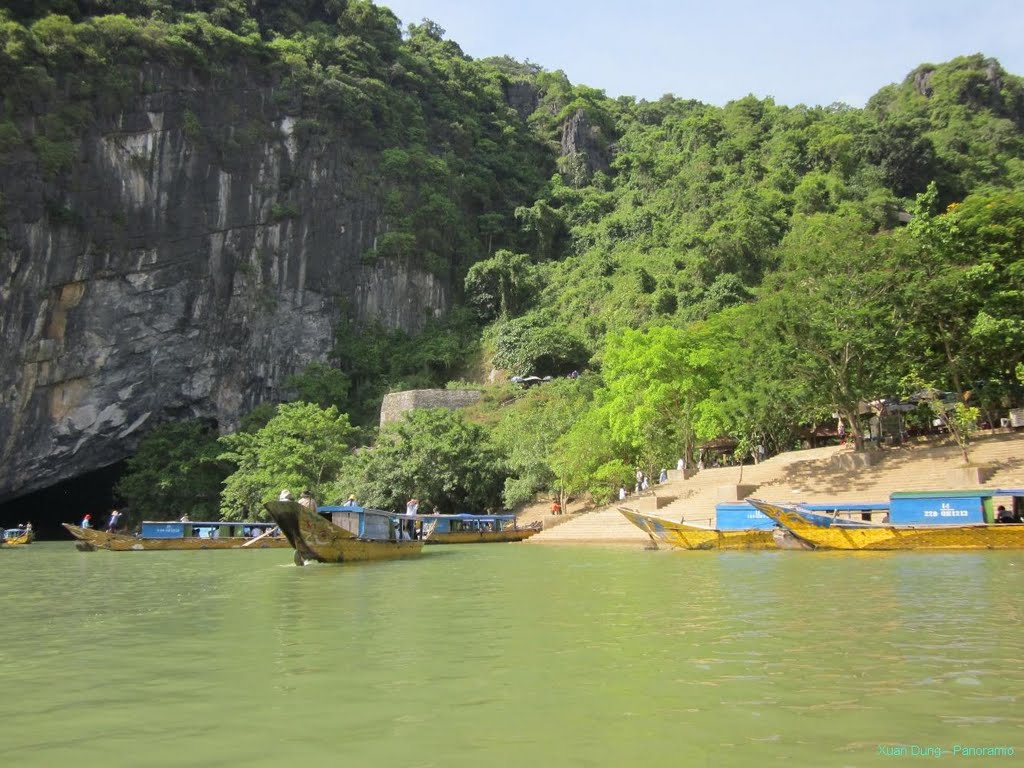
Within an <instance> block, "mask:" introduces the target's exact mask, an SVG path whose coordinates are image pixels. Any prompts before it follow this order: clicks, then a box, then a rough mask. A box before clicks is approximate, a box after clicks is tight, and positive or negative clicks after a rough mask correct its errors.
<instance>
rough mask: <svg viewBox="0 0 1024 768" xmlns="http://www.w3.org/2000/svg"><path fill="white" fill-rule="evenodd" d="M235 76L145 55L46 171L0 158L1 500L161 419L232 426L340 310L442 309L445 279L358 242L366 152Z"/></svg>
mask: <svg viewBox="0 0 1024 768" xmlns="http://www.w3.org/2000/svg"><path fill="white" fill-rule="evenodd" d="M232 74H233V76H232V77H228V78H223V79H222V80H220V81H219V82H214V81H211V80H209V79H202V78H200V77H199V76H197V75H194V74H189V73H188V72H187V70H171V69H168V68H165V67H162V66H158V65H150V66H146V67H143V68H141V69H140V73H139V82H138V84H137V86H138V87H137V88H136V89H134V90H135V92H136V93H137V94H138V95H137V96H134V97H131V98H130V99H129V100H128V101H129V106H128V107H127V108H121V109H118V110H116V111H111V112H110V113H109V114H107V115H102V114H101V115H99V116H98V117H97V119H96V120H95V121H94V123H93V124H91V125H90V126H88V127H86V128H85V130H84V131H83V133H82V135H81V136H80V138H79V139H78V140H76V142H75V143H74V155H73V158H72V159H71V161H70V163H69V164H68V165H67V166H66V167H65V168H63V169H61V170H60V172H56V173H55V172H53V171H52V169H47V168H46V167H45V166H44V164H43V163H41V162H40V161H39V158H38V157H37V156H35V155H33V154H31V153H28V152H24V153H21V154H16V155H15V156H14V157H13V158H8V161H9V162H8V164H7V165H6V166H5V167H4V168H3V172H2V173H0V195H2V197H0V201H2V203H0V205H2V208H0V212H2V217H3V218H2V224H3V229H4V230H6V241H5V242H4V241H2V240H0V249H2V250H0V343H2V346H0V499H3V498H7V497H10V496H12V495H20V494H22V493H25V492H28V491H31V490H34V489H38V488H42V487H45V486H47V485H50V484H52V483H54V482H57V481H59V480H62V479H65V478H69V477H73V476H75V475H77V474H80V473H83V472H87V471H90V470H92V469H96V468H99V467H102V466H106V465H108V464H111V463H113V462H115V461H118V460H120V459H122V458H124V457H126V456H127V455H129V453H130V452H131V451H132V450H133V448H134V445H135V439H136V438H137V436H139V435H140V434H141V433H142V432H143V431H144V429H145V427H146V426H147V425H151V424H153V423H155V422H158V421H161V420H165V419H167V418H170V417H198V418H210V419H215V420H216V421H217V422H218V423H219V424H221V425H222V426H226V427H230V426H231V425H233V424H235V423H236V421H237V419H238V418H239V416H240V415H241V414H243V413H244V412H245V411H246V410H248V409H249V408H251V407H252V406H253V405H254V404H256V403H258V402H260V401H263V400H265V399H268V398H273V397H274V396H275V395H276V394H278V393H279V391H280V389H281V387H282V383H283V381H284V380H285V378H286V377H287V376H289V375H290V374H292V373H295V372H297V371H299V370H301V369H302V368H303V367H304V366H305V365H306V364H308V363H309V362H310V361H312V360H316V359H322V358H324V357H325V356H326V354H327V352H328V351H329V350H330V348H331V345H332V343H333V332H334V326H335V324H336V322H337V320H338V319H339V317H340V316H341V313H342V311H343V310H344V311H348V312H350V313H354V314H355V315H356V316H357V317H360V318H368V317H379V318H381V319H382V320H383V321H384V322H385V323H386V324H388V325H390V326H393V327H401V328H403V329H406V330H415V329H416V328H417V327H418V326H419V325H420V324H421V323H422V322H423V320H424V319H425V318H426V317H427V316H429V315H430V314H436V313H439V312H441V311H443V310H444V308H445V307H446V305H447V303H448V301H449V294H450V290H451V287H450V286H449V285H447V284H446V282H445V281H443V280H441V279H438V278H436V277H435V276H433V275H431V274H428V273H425V272H421V271H417V270H415V269H412V268H410V267H409V266H408V265H406V264H399V263H395V262H391V261H388V260H386V259H379V260H376V261H373V262H368V261H367V260H366V259H365V258H364V256H365V254H367V252H369V251H370V250H371V249H372V247H373V244H374V241H375V238H377V237H378V236H379V235H380V234H382V232H383V230H384V225H383V223H382V221H383V219H382V214H381V211H382V206H381V202H380V201H381V199H382V190H381V189H380V188H379V183H378V182H377V181H376V179H377V178H378V176H377V174H376V167H375V162H376V161H375V157H376V156H375V155H374V153H373V152H370V151H368V150H367V149H366V148H363V147H360V146H359V145H358V143H352V142H349V141H345V140H343V139H340V138H324V137H323V134H319V135H318V134H315V133H309V132H304V130H303V129H304V124H305V123H304V120H303V116H302V114H301V112H296V111H292V110H291V109H290V108H289V107H288V105H287V102H286V101H284V100H282V99H280V98H277V97H278V96H279V94H277V93H276V92H275V85H274V83H273V82H272V80H270V79H269V77H267V76H266V75H260V74H258V73H251V72H242V71H239V72H235V73H232ZM52 108H53V105H52V104H47V103H40V104H39V105H38V108H37V112H38V114H39V115H44V114H46V113H47V111H48V110H50V109H52ZM24 128H25V130H29V131H30V130H31V129H32V126H31V125H27V126H24ZM332 135H334V134H332ZM0 234H3V231H2V230H0Z"/></svg>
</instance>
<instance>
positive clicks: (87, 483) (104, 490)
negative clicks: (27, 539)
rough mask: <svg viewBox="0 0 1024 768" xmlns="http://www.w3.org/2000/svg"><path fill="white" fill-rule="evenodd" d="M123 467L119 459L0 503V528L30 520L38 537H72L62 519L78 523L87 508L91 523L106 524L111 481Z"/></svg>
mask: <svg viewBox="0 0 1024 768" xmlns="http://www.w3.org/2000/svg"><path fill="white" fill-rule="evenodd" d="M124 471H125V462H123V461H119V462H118V463H116V464H111V465H110V466H109V467H103V469H97V470H95V471H94V472H89V473H87V474H84V475H79V476H78V477H73V478H71V479H70V480H65V481H63V482H61V483H57V484H56V485H51V486H50V487H49V488H43V489H42V490H41V491H35V492H34V493H28V494H26V495H24V496H19V497H18V498H16V499H11V500H10V501H7V502H5V503H3V504H0V528H14V527H16V526H18V525H20V524H22V523H28V522H31V523H32V527H33V528H34V529H35V532H36V539H37V540H40V541H46V540H50V541H55V540H68V539H71V538H72V537H71V534H70V533H68V532H67V531H66V530H65V529H64V527H63V526H61V523H75V524H76V525H77V524H78V521H79V520H81V519H82V516H83V515H85V513H86V512H88V513H89V514H91V515H92V519H93V522H94V524H96V525H106V522H107V515H108V514H110V510H111V509H112V508H113V506H114V485H115V484H116V483H117V481H118V480H120V479H121V475H123V474H124Z"/></svg>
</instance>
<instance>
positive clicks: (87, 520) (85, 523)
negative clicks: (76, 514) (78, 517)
mask: <svg viewBox="0 0 1024 768" xmlns="http://www.w3.org/2000/svg"><path fill="white" fill-rule="evenodd" d="M79 528H92V515H90V514H88V513H86V515H85V517H83V518H82V524H81V525H80V526H79Z"/></svg>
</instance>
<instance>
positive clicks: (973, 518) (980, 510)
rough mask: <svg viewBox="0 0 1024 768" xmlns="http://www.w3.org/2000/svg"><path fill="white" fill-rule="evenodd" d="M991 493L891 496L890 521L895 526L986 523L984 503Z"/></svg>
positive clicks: (903, 494) (966, 492)
mask: <svg viewBox="0 0 1024 768" xmlns="http://www.w3.org/2000/svg"><path fill="white" fill-rule="evenodd" d="M991 494H992V492H991V491H981V492H977V491H963V492H960V493H957V492H953V493H949V494H947V495H943V494H938V493H934V492H932V493H921V494H915V493H894V494H892V496H891V497H890V499H889V520H890V522H891V523H893V524H895V525H966V524H970V523H984V522H985V503H986V500H988V502H989V505H990V506H991Z"/></svg>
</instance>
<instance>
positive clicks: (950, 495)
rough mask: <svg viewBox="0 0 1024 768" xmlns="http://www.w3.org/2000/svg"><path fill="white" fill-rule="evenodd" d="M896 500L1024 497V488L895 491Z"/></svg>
mask: <svg viewBox="0 0 1024 768" xmlns="http://www.w3.org/2000/svg"><path fill="white" fill-rule="evenodd" d="M889 495H890V497H891V498H894V499H908V498H919V499H941V498H946V499H964V498H968V499H975V498H988V497H990V496H1024V488H970V489H966V490H959V491H893V492H892V493H891V494H889Z"/></svg>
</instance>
